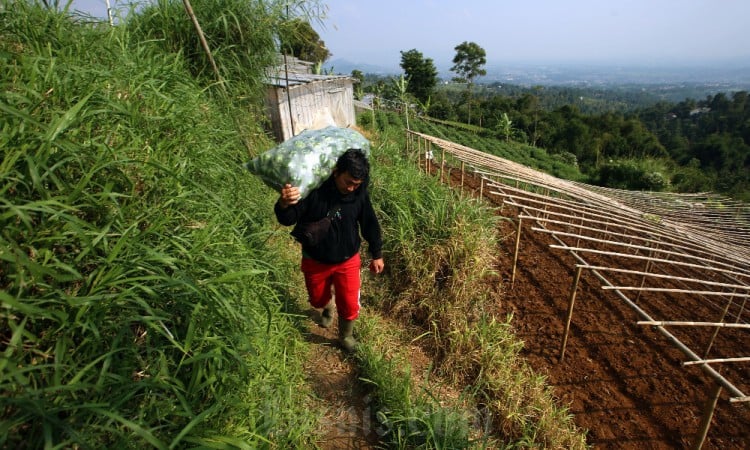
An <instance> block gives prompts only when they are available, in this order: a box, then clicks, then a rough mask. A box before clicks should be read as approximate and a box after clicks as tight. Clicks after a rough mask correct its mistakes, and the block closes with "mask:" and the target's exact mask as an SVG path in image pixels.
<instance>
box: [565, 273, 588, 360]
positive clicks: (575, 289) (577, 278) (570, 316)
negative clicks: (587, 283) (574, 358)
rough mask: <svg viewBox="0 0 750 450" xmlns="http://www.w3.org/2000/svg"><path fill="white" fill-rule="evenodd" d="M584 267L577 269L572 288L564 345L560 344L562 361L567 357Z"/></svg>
mask: <svg viewBox="0 0 750 450" xmlns="http://www.w3.org/2000/svg"><path fill="white" fill-rule="evenodd" d="M582 271H583V267H580V266H579V267H578V268H577V269H576V275H575V278H573V286H572V287H571V288H570V298H569V299H568V315H567V318H566V319H565V332H564V333H563V338H562V345H561V346H560V362H562V360H563V358H565V347H566V346H567V345H568V335H569V334H570V322H571V321H572V319H573V305H575V302H576V292H578V282H579V281H580V280H581V272H582Z"/></svg>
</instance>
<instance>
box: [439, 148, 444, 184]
mask: <svg viewBox="0 0 750 450" xmlns="http://www.w3.org/2000/svg"><path fill="white" fill-rule="evenodd" d="M444 169H445V149H443V151H442V152H441V153H440V182H441V183H442V182H443V170H444Z"/></svg>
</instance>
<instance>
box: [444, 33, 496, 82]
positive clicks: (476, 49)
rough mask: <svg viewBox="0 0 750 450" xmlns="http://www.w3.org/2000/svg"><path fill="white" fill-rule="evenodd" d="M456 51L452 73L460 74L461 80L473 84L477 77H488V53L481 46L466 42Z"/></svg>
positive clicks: (458, 46)
mask: <svg viewBox="0 0 750 450" xmlns="http://www.w3.org/2000/svg"><path fill="white" fill-rule="evenodd" d="M454 50H455V51H456V56H454V57H453V67H451V71H452V72H455V73H456V74H458V76H459V78H460V79H461V80H466V81H467V82H468V83H469V84H472V83H473V82H474V79H476V78H477V77H481V76H484V75H487V70H485V69H484V65H485V64H487V52H485V50H484V49H483V48H482V47H480V46H479V44H477V43H476V42H468V41H464V42H462V43H460V44H458V45H457V46H456V47H455V48H454Z"/></svg>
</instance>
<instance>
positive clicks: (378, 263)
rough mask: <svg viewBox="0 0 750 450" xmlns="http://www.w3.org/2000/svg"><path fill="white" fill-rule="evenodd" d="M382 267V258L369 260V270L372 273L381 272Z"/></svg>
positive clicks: (383, 265) (383, 264)
mask: <svg viewBox="0 0 750 450" xmlns="http://www.w3.org/2000/svg"><path fill="white" fill-rule="evenodd" d="M384 267H385V263H384V262H383V258H378V259H373V260H372V261H370V272H372V273H381V272H382V271H383V268H384Z"/></svg>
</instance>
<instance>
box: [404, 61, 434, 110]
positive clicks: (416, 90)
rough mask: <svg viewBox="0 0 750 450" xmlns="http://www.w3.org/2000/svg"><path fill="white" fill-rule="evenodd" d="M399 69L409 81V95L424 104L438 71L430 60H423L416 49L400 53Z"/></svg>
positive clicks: (432, 87) (426, 101)
mask: <svg viewBox="0 0 750 450" xmlns="http://www.w3.org/2000/svg"><path fill="white" fill-rule="evenodd" d="M401 68H402V69H404V73H405V74H406V77H407V79H408V80H409V86H408V87H409V93H410V94H412V95H413V96H414V97H415V98H416V99H417V100H419V101H420V102H421V103H423V104H426V103H428V100H429V98H430V95H432V91H433V90H434V89H435V86H436V85H437V81H438V71H437V69H436V68H435V64H434V62H433V61H432V59H431V58H425V57H423V56H422V53H421V52H418V51H417V50H416V49H411V50H409V51H406V52H404V51H402V52H401Z"/></svg>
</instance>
